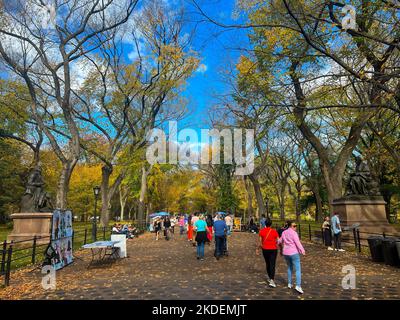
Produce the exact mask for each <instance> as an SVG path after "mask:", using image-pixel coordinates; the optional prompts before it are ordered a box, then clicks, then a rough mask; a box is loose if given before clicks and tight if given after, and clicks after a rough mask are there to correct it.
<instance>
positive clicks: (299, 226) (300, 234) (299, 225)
mask: <svg viewBox="0 0 400 320" xmlns="http://www.w3.org/2000/svg"><path fill="white" fill-rule="evenodd" d="M298 226H299V239H301V227H300V223H299V224H298Z"/></svg>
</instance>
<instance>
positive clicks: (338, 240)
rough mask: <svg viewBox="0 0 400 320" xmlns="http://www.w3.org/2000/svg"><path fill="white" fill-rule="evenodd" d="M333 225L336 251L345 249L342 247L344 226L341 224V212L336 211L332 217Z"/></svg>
mask: <svg viewBox="0 0 400 320" xmlns="http://www.w3.org/2000/svg"><path fill="white" fill-rule="evenodd" d="M331 227H332V233H333V242H334V244H335V251H344V250H343V249H342V227H341V226H340V219H339V213H337V212H335V213H334V214H333V216H332V219H331Z"/></svg>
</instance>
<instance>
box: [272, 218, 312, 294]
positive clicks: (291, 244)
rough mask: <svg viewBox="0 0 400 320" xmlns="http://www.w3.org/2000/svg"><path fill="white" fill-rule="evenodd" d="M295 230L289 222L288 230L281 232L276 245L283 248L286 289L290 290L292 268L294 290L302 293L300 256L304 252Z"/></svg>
mask: <svg viewBox="0 0 400 320" xmlns="http://www.w3.org/2000/svg"><path fill="white" fill-rule="evenodd" d="M296 228H297V225H296V223H295V222H290V223H289V228H288V229H286V230H285V231H283V233H282V237H281V238H280V239H279V240H278V244H280V245H282V246H283V250H282V253H283V256H284V258H285V260H286V264H287V274H288V288H290V289H291V288H292V273H293V267H294V268H295V269H296V287H295V290H296V291H297V292H299V293H304V292H303V289H302V288H301V266H300V254H302V255H305V254H306V252H305V250H304V248H303V245H302V244H301V242H300V239H299V235H298V234H297V232H296Z"/></svg>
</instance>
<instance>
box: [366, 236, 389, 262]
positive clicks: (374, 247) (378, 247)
mask: <svg viewBox="0 0 400 320" xmlns="http://www.w3.org/2000/svg"><path fill="white" fill-rule="evenodd" d="M383 239H384V238H383V237H382V236H372V237H368V239H367V240H368V246H369V251H370V252H371V258H372V261H375V262H384V261H385V259H384V257H383V247H382V240H383Z"/></svg>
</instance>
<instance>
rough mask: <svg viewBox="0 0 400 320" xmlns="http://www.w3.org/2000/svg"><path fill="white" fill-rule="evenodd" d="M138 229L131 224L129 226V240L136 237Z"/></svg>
mask: <svg viewBox="0 0 400 320" xmlns="http://www.w3.org/2000/svg"><path fill="white" fill-rule="evenodd" d="M137 231H138V230H137V228H136V227H133V226H132V225H131V224H129V225H128V232H129V239H133V238H134V237H135V236H136V233H137Z"/></svg>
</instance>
